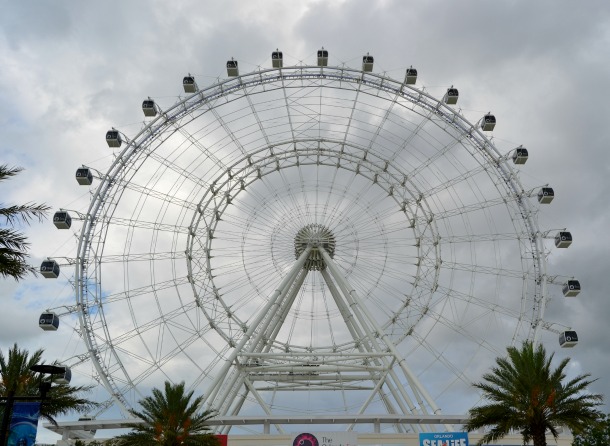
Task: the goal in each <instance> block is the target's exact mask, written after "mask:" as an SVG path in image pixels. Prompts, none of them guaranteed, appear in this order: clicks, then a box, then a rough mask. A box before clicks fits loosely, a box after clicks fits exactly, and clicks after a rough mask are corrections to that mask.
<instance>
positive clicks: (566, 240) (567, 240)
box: [555, 231, 572, 248]
mask: <svg viewBox="0 0 610 446" xmlns="http://www.w3.org/2000/svg"><path fill="white" fill-rule="evenodd" d="M571 244H572V234H570V233H569V232H568V231H559V232H558V233H557V235H556V236H555V247H557V248H567V247H568V246H570V245H571Z"/></svg>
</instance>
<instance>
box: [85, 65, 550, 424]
mask: <svg viewBox="0 0 610 446" xmlns="http://www.w3.org/2000/svg"><path fill="white" fill-rule="evenodd" d="M157 111H158V114H157V116H156V117H154V118H152V120H150V121H149V122H147V123H146V124H145V125H144V127H143V129H142V130H141V131H140V132H139V133H138V134H137V135H136V136H134V137H133V138H132V139H129V138H128V137H127V136H125V135H123V140H124V141H125V145H124V146H123V147H122V148H121V149H120V151H119V152H118V153H117V154H116V158H115V160H114V162H113V164H112V166H111V167H110V169H109V170H108V172H107V173H106V174H105V175H104V176H103V177H102V178H101V183H100V184H99V186H98V187H97V188H96V189H95V192H94V194H93V198H92V201H91V204H90V207H89V210H88V212H87V214H86V218H85V219H84V224H83V228H82V232H81V236H80V239H79V247H78V258H77V267H76V290H77V291H76V294H77V296H76V297H77V305H78V308H79V310H80V311H79V316H80V323H81V327H82V331H83V337H84V339H85V341H86V344H87V348H88V351H89V354H90V356H91V359H92V360H93V363H94V365H95V368H96V369H97V372H98V375H99V378H100V380H101V381H102V382H103V384H104V385H105V387H106V388H107V389H108V390H109V392H110V393H111V394H112V396H113V398H114V399H115V401H116V402H117V403H118V404H119V406H120V407H121V408H122V409H123V410H124V411H125V412H126V411H127V410H128V409H129V408H130V407H133V406H134V404H135V402H136V401H137V400H138V399H140V398H141V397H142V396H143V395H145V394H147V392H148V390H149V389H150V387H153V386H160V385H161V384H162V382H163V380H166V379H168V380H171V381H182V380H184V381H186V382H187V384H188V385H189V386H191V387H192V388H196V389H197V391H198V392H200V393H202V394H204V395H205V396H206V405H207V407H210V408H213V409H215V410H217V411H218V413H219V415H243V414H260V413H265V414H267V415H272V414H320V413H323V414H345V413H347V414H350V413H361V414H364V413H413V414H434V413H439V412H440V410H441V409H443V410H444V411H445V412H447V409H445V408H446V407H448V408H449V411H450V412H455V411H456V410H457V409H456V408H461V410H462V411H465V410H466V409H467V407H464V406H463V404H462V405H461V406H460V404H457V405H456V404H455V403H451V401H454V402H455V401H457V400H460V399H463V400H464V401H465V402H466V403H465V404H472V403H473V399H472V398H473V395H472V391H471V390H470V389H469V387H470V384H471V382H472V381H474V380H476V379H478V377H479V376H480V374H481V372H482V371H483V370H485V369H486V368H487V367H488V366H489V364H490V362H489V360H490V358H493V357H495V356H497V355H499V354H502V352H503V351H504V348H505V347H506V346H507V345H510V344H514V343H516V342H521V341H522V340H524V339H535V338H536V337H537V333H538V330H539V328H540V327H542V323H543V322H542V321H543V319H542V318H543V312H544V308H545V305H546V281H547V279H546V263H545V255H544V245H543V235H542V234H541V232H540V230H539V229H538V225H537V221H536V219H535V209H534V207H533V205H532V204H531V203H530V199H529V196H531V193H528V192H527V191H526V190H525V189H524V188H523V186H522V185H521V184H520V182H519V179H518V175H517V174H516V172H515V170H514V167H513V166H512V165H511V164H510V159H509V157H507V156H506V153H501V152H500V150H499V149H498V148H497V147H496V146H495V145H494V144H493V143H492V142H491V141H490V139H488V138H487V137H486V135H485V134H484V133H483V132H482V131H481V130H480V129H479V128H478V126H477V124H473V123H471V122H469V121H468V120H467V119H466V118H465V117H464V116H462V114H461V113H459V112H457V111H456V110H454V109H453V108H451V107H449V106H447V105H445V104H444V102H443V101H442V100H439V99H437V98H434V97H432V96H431V95H429V94H427V93H425V92H424V91H422V90H420V89H418V88H416V87H415V86H413V85H406V84H404V83H403V82H400V81H396V80H393V79H390V78H388V77H385V76H381V75H376V74H374V73H363V72H361V71H360V70H353V69H348V68H338V67H324V68H320V67H309V66H299V67H285V68H283V69H270V70H261V71H257V72H253V73H249V74H245V75H242V76H239V77H236V78H231V79H228V80H225V81H220V82H217V83H216V84H214V85H212V86H210V87H208V88H206V89H203V90H201V91H199V92H197V93H194V94H191V95H189V96H187V97H185V98H184V99H181V100H180V101H179V102H178V103H176V104H175V105H174V106H172V107H170V108H168V109H167V110H161V109H160V108H158V107H157ZM505 152H506V151H505ZM297 258H298V259H299V260H297ZM299 262H300V263H299ZM446 401H450V402H449V403H448V404H447V403H446ZM395 428H396V429H397V430H399V431H404V430H405V429H407V428H408V427H403V426H396V427H395ZM277 429H278V431H283V430H282V427H281V426H277ZM415 429H417V427H415Z"/></svg>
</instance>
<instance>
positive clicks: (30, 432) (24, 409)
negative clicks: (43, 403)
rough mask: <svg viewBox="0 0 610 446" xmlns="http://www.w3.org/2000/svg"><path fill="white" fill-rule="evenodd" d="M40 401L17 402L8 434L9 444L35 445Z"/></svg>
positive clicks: (19, 445) (18, 445)
mask: <svg viewBox="0 0 610 446" xmlns="http://www.w3.org/2000/svg"><path fill="white" fill-rule="evenodd" d="M39 414H40V403H39V402H32V403H30V402H27V403H25V402H17V403H15V405H14V406H13V416H12V417H11V426H10V430H9V436H8V442H7V445H8V446H33V445H34V443H35V442H36V430H37V427H38V416H39Z"/></svg>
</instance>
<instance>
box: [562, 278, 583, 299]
mask: <svg viewBox="0 0 610 446" xmlns="http://www.w3.org/2000/svg"><path fill="white" fill-rule="evenodd" d="M561 290H562V291H563V295H564V296H565V297H574V296H578V294H579V293H580V282H579V281H578V280H576V279H570V280H568V281H567V282H566V283H564V284H563V287H562V289H561Z"/></svg>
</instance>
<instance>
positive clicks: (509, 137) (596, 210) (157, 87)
mask: <svg viewBox="0 0 610 446" xmlns="http://www.w3.org/2000/svg"><path fill="white" fill-rule="evenodd" d="M1 4H2V11H3V13H2V14H1V15H0V54H1V55H2V58H1V59H2V65H1V68H0V123H1V124H0V125H1V127H0V128H1V129H2V139H1V142H0V153H1V155H2V156H1V159H0V163H1V164H7V165H10V166H22V167H23V168H24V169H25V171H24V172H23V173H21V174H20V175H19V176H18V177H16V178H14V179H11V180H10V181H6V182H4V183H2V184H0V189H1V195H0V202H1V203H3V204H9V203H24V202H40V203H47V204H49V205H50V206H51V207H52V208H53V209H59V208H60V207H61V208H67V209H76V210H84V208H85V206H86V205H87V203H88V198H89V192H88V191H87V190H85V189H83V188H79V187H78V185H77V184H76V181H75V180H74V171H75V169H76V168H77V167H79V166H80V165H81V164H86V165H93V166H99V167H100V169H102V168H103V166H107V165H108V164H109V163H110V161H111V160H112V152H111V151H109V150H108V147H107V146H106V144H105V143H104V141H103V135H104V134H105V132H106V130H107V129H108V128H109V127H111V126H116V127H117V128H120V129H122V130H123V131H125V132H126V133H130V134H135V133H136V132H137V131H138V130H139V128H140V127H141V124H142V118H141V112H140V110H138V109H139V107H140V103H141V101H142V99H143V98H145V97H147V96H149V95H150V96H152V97H155V98H157V99H158V101H159V102H160V103H164V104H165V105H171V104H172V103H173V102H174V101H175V100H176V99H177V95H178V94H180V90H181V88H180V82H181V79H182V77H183V76H184V75H185V74H186V73H189V72H190V73H193V74H195V75H196V77H197V80H198V82H200V83H213V82H214V81H215V80H217V79H218V78H222V77H223V76H225V73H224V64H225V62H226V60H227V59H228V58H230V57H235V59H237V60H239V61H240V68H241V70H242V72H244V71H250V70H255V69H257V68H258V67H259V66H261V65H265V64H269V53H270V52H271V51H272V50H274V49H275V48H280V49H281V50H282V51H283V52H284V57H285V59H286V61H287V63H292V64H297V63H299V62H300V61H303V60H313V58H314V56H315V51H316V50H317V49H319V48H320V47H322V46H324V47H325V48H327V49H328V50H329V51H330V52H331V60H330V63H331V64H337V65H340V64H343V63H345V65H346V66H351V67H358V65H359V63H360V58H361V57H362V55H363V54H364V53H366V52H370V53H371V54H373V55H374V56H375V62H376V65H375V71H376V72H387V74H388V75H389V76H392V77H396V78H401V77H402V76H403V73H404V69H405V68H406V67H408V66H410V65H413V66H414V67H416V68H417V69H418V71H419V74H420V77H419V79H418V84H419V85H420V86H425V87H426V88H427V89H428V90H429V91H438V90H439V88H440V89H443V88H447V86H449V85H455V86H458V87H459V89H460V93H461V94H467V95H469V96H470V97H471V99H470V100H469V101H468V102H466V105H467V108H464V109H462V111H463V113H464V114H465V115H466V116H468V117H469V118H472V119H474V118H475V117H477V116H480V115H482V114H483V113H485V112H487V111H490V110H491V111H493V112H494V114H495V116H496V117H497V119H498V122H499V123H498V125H497V127H496V130H495V131H494V138H496V140H497V141H499V142H502V143H505V144H509V145H510V144H514V145H515V146H517V145H519V144H523V145H524V146H526V147H527V148H528V150H529V151H530V160H528V163H527V164H526V165H525V166H524V167H523V168H522V169H521V170H520V172H521V175H522V178H521V179H522V181H523V182H524V183H527V184H529V185H532V187H534V186H540V185H544V184H547V183H548V184H549V185H551V186H552V187H553V188H554V190H555V194H556V198H555V200H554V202H553V203H552V204H551V205H550V206H547V207H545V208H544V209H543V212H542V213H541V214H540V215H539V222H540V225H541V227H542V228H548V229H549V230H550V231H551V232H554V231H556V230H558V229H562V228H567V229H568V230H569V231H570V232H571V233H572V235H573V237H574V243H573V245H572V246H571V247H570V248H569V249H568V250H564V251H561V252H557V251H556V250H550V251H549V257H548V262H549V274H550V275H553V274H557V275H558V276H562V277H563V276H574V277H576V278H578V279H579V280H580V282H581V284H582V287H583V291H582V293H581V294H580V295H579V296H578V297H577V298H573V299H569V300H564V299H563V298H561V299H557V298H554V299H553V300H552V302H551V303H550V305H549V308H548V309H547V314H546V315H547V317H548V318H549V319H551V320H557V321H561V322H562V323H563V324H565V325H567V326H571V327H573V328H574V329H575V330H577V332H578V334H579V337H580V343H579V345H578V346H577V347H576V348H575V349H572V350H567V351H566V350H565V349H563V350H562V349H559V348H558V345H557V344H549V346H548V348H549V350H551V351H556V355H557V357H558V358H560V357H561V358H562V357H565V356H566V355H569V356H570V357H571V358H572V360H573V361H572V363H571V365H570V373H572V374H577V373H591V375H592V376H593V377H597V378H599V379H598V381H597V382H596V383H595V384H594V385H593V386H592V390H593V391H596V392H600V393H603V394H606V395H610V381H609V377H608V370H610V354H609V351H610V342H609V341H608V339H607V338H608V336H607V334H608V328H607V321H608V320H609V319H610V302H609V301H608V299H607V289H608V286H607V285H605V280H606V277H607V275H608V270H609V269H610V260H608V256H607V253H608V249H609V248H610V237H609V236H608V228H609V227H610V209H609V208H608V204H607V203H608V199H607V198H604V197H606V195H605V193H606V192H609V193H610V188H609V184H610V182H609V181H608V174H609V173H610V154H609V152H608V144H609V143H610V126H608V124H607V122H606V121H607V119H608V117H609V116H610V106H609V105H608V101H607V100H605V99H603V98H604V97H607V96H608V94H607V92H606V90H607V88H608V85H607V84H608V82H607V80H608V79H609V78H610V62H609V60H610V57H609V56H610V5H608V3H607V1H605V0H598V1H589V2H586V3H583V4H582V5H580V4H579V5H577V6H575V5H574V3H573V2H567V1H563V0H560V1H551V0H546V1H539V2H529V1H525V0H514V1H504V2H483V1H474V0H472V1H471V0H468V1H461V2H453V1H440V0H435V1H426V2H424V1H419V2H416V1H407V0H405V1H399V0H394V1H391V0H385V1H382V0H380V1H370V0H368V1H364V0H343V1H338V0H337V1H334V0H328V1H308V0H307V1H305V0H301V1H298V2H297V1H272V0H269V1H265V0H248V1H245V0H243V1H241V0H226V1H222V2H220V1H217V2H212V1H180V2H161V1H149V2H144V1H131V2H124V1H122V2H119V1H107V2H100V3H91V2H68V1H56V2H34V1H29V0H27V1H26V0H22V1H19V2H16V1H7V0H4V1H2V3H1ZM435 89H436V90H435ZM466 105H465V107H466ZM23 230H24V231H25V232H26V233H27V235H28V237H29V240H30V242H31V262H32V264H34V265H39V264H40V262H41V261H42V259H44V258H45V257H47V256H53V257H58V258H60V257H66V258H70V257H74V256H75V255H76V251H75V246H76V245H75V240H74V237H73V236H72V235H70V234H68V235H64V234H60V235H58V232H57V230H56V229H55V228H54V227H53V225H52V224H51V223H50V222H49V221H47V222H45V223H42V224H33V225H32V226H31V227H25V228H23ZM48 282H49V281H46V280H44V279H42V278H38V279H36V278H30V279H27V280H24V281H22V282H20V283H15V282H14V281H11V280H3V281H0V298H1V303H0V305H1V308H2V311H1V312H0V314H1V317H2V319H3V321H2V323H1V324H0V348H2V350H3V351H6V349H7V348H8V347H9V346H10V345H12V344H13V343H15V342H18V343H19V345H20V346H22V347H27V348H29V349H37V348H40V347H44V348H45V349H46V351H47V354H46V358H47V359H48V360H49V361H51V360H53V359H55V358H66V357H70V356H72V355H73V354H75V352H76V351H78V348H77V347H74V344H76V343H78V339H77V338H78V337H77V335H76V334H75V333H74V332H69V331H66V333H63V334H57V336H56V334H55V333H54V334H53V335H52V336H50V335H49V333H44V332H42V331H41V330H40V329H39V328H38V327H37V326H36V325H37V324H36V320H37V318H38V314H39V313H40V311H41V310H43V309H45V308H49V307H55V306H58V305H64V304H68V303H69V302H70V301H69V298H70V296H71V288H70V284H69V283H68V281H67V280H62V281H54V282H53V283H48ZM82 379H85V378H82ZM85 381H86V379H85ZM93 396H94V397H95V396H96V395H93Z"/></svg>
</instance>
